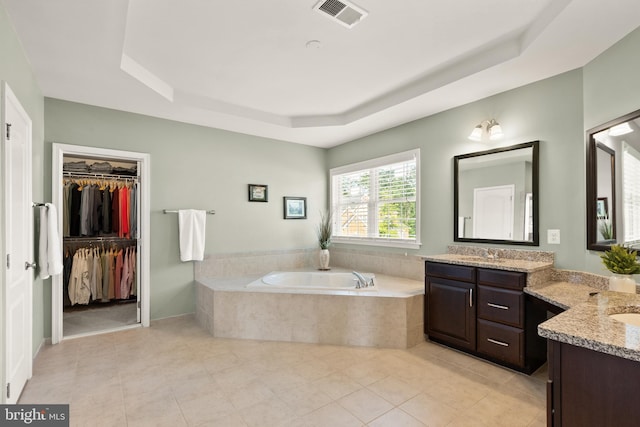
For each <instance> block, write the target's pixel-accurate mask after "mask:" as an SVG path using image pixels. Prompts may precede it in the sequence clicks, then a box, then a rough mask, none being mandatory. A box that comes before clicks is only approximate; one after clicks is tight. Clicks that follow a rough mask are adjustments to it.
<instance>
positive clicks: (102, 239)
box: [64, 236, 137, 243]
mask: <svg viewBox="0 0 640 427" xmlns="http://www.w3.org/2000/svg"><path fill="white" fill-rule="evenodd" d="M136 240H137V239H130V238H127V237H109V236H105V237H65V238H64V243H82V242H135V241H136Z"/></svg>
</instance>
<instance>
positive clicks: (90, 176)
mask: <svg viewBox="0 0 640 427" xmlns="http://www.w3.org/2000/svg"><path fill="white" fill-rule="evenodd" d="M62 176H63V177H64V178H83V179H96V178H97V179H109V180H115V181H130V182H140V178H138V177H137V176H135V175H115V174H111V173H95V172H67V171H64V172H62Z"/></svg>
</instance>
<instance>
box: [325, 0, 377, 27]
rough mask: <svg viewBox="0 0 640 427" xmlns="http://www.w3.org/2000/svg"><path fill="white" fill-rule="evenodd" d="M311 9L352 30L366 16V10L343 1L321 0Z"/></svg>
mask: <svg viewBox="0 0 640 427" xmlns="http://www.w3.org/2000/svg"><path fill="white" fill-rule="evenodd" d="M313 8H314V9H315V10H317V11H318V12H321V13H322V14H323V15H324V16H326V17H328V18H329V19H331V20H332V21H335V22H337V23H339V24H340V25H344V26H345V27H347V28H353V26H354V25H356V24H357V23H358V22H360V21H361V20H362V19H364V18H365V17H366V16H367V11H366V10H364V9H362V8H359V7H358V6H356V5H354V4H353V3H348V2H345V1H338V0H321V1H319V2H318V3H317V4H316V5H315V6H314V7H313Z"/></svg>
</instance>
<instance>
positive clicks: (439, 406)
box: [20, 316, 546, 427]
mask: <svg viewBox="0 0 640 427" xmlns="http://www.w3.org/2000/svg"><path fill="white" fill-rule="evenodd" d="M96 366H99V367H101V369H96V368H95V367H96ZM545 380H546V367H543V368H542V369H540V370H539V371H537V372H536V373H534V375H532V376H526V375H522V374H518V373H514V372H512V371H509V370H505V369H503V368H501V367H498V366H496V365H492V364H487V363H486V362H484V361H480V360H478V359H475V358H472V357H470V356H468V355H465V354H463V353H459V352H456V351H453V350H451V349H448V348H446V347H443V346H440V345H438V344H434V343H431V342H422V343H420V344H418V345H417V346H415V347H414V348H412V349H409V350H399V349H380V348H360V347H342V346H336V345H315V344H299V343H282V342H272V341H251V340H234V339H216V338H213V337H211V336H210V335H209V334H208V333H207V332H206V331H204V330H203V329H201V328H200V327H199V326H198V325H197V324H196V322H195V320H194V318H193V316H183V317H178V318H172V319H164V320H162V321H154V322H152V326H151V327H150V328H137V329H135V330H129V331H123V332H118V333H111V334H104V335H98V336H94V337H86V338H78V339H73V340H65V341H63V342H62V343H60V344H58V345H55V346H51V345H47V346H44V347H43V348H42V350H41V351H40V353H39V355H38V357H37V359H36V360H35V363H34V376H33V378H32V379H31V380H30V381H29V382H28V383H27V386H26V388H25V390H24V391H23V394H22V396H21V398H20V403H69V404H70V405H71V406H70V414H71V425H74V426H91V427H94V426H103V425H104V426H123V427H125V426H154V427H156V426H163V425H166V426H171V427H174V426H183V425H184V426H186V425H190V426H208V425H211V426H216V427H219V426H238V427H253V426H257V425H260V426H268V427H272V426H278V425H281V426H284V427H317V426H331V427H335V426H338V427H342V426H362V425H364V424H365V423H366V422H367V421H368V422H369V425H370V426H376V427H380V426H393V427H396V426H398V427H400V426H421V425H430V426H432V425H436V426H437V425H446V424H447V423H448V424H449V425H450V426H451V427H455V426H458V427H460V426H474V427H485V426H486V427H494V426H498V427H499V426H504V425H509V427H511V425H513V426H518V425H522V426H527V427H529V426H530V427H537V426H542V425H544V424H545V415H546V412H545V399H546V396H545V388H544V385H545ZM347 408H348V409H347Z"/></svg>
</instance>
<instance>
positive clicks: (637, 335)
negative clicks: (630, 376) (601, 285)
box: [527, 283, 640, 361]
mask: <svg viewBox="0 0 640 427" xmlns="http://www.w3.org/2000/svg"><path fill="white" fill-rule="evenodd" d="M553 285H554V284H552V285H549V286H550V289H549V290H550V291H553V292H556V291H561V290H562V289H563V286H565V285H566V286H568V287H576V286H584V285H576V284H568V283H567V284H565V285H562V284H555V286H556V289H555V290H554V289H553ZM527 292H528V293H531V289H529V290H528V291H527ZM594 292H599V293H598V294H597V295H594V296H590V297H588V298H587V300H586V302H583V303H578V304H577V305H575V306H571V308H570V309H569V310H567V311H565V312H564V313H561V314H558V315H557V316H555V317H553V318H551V319H549V320H547V321H546V322H544V323H541V324H540V325H538V334H539V335H540V336H541V337H544V338H548V339H552V340H555V341H559V342H562V343H566V344H571V345H575V346H578V347H584V348H588V349H591V350H595V351H599V352H601V353H607V354H611V355H614V356H618V357H622V358H625V359H630V360H635V361H640V326H634V325H630V324H627V323H622V322H619V321H617V320H614V319H613V318H611V317H609V315H610V314H617V313H640V295H637V294H626V293H622V292H611V291H598V290H594ZM577 293H579V291H576V294H577ZM549 295H550V293H547V297H549ZM580 298H581V297H577V298H576V301H578V300H579V299H580ZM570 299H571V297H567V299H566V300H565V303H566V302H569V300H570Z"/></svg>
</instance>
